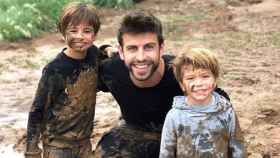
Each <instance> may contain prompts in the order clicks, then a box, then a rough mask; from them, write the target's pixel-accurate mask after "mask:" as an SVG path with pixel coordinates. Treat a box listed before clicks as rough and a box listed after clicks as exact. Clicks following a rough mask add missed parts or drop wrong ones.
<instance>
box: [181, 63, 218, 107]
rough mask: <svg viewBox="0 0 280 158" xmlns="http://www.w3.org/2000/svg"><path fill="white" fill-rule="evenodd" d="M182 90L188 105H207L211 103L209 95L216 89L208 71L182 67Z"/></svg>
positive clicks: (189, 66)
mask: <svg viewBox="0 0 280 158" xmlns="http://www.w3.org/2000/svg"><path fill="white" fill-rule="evenodd" d="M181 74H182V83H180V85H181V88H182V90H183V91H184V92H185V94H186V95H187V98H188V104H189V105H207V104H209V103H210V101H211V98H212V97H211V93H212V92H213V91H214V89H215V87H216V79H215V77H214V75H213V73H212V72H211V71H210V70H208V69H200V68H199V69H195V70H194V69H193V66H192V65H183V67H182V71H181Z"/></svg>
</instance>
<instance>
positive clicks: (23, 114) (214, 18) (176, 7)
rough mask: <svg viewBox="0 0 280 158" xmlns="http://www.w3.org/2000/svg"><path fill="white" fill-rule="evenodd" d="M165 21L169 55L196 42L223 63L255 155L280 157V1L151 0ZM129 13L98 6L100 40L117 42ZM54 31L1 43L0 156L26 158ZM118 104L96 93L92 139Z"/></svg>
mask: <svg viewBox="0 0 280 158" xmlns="http://www.w3.org/2000/svg"><path fill="white" fill-rule="evenodd" d="M136 8H137V9H144V10H148V11H151V12H152V13H154V14H155V15H156V16H158V17H159V18H160V19H161V20H162V22H163V24H164V32H165V37H166V41H165V49H166V52H172V53H174V54H176V52H179V51H180V48H181V46H182V45H184V44H191V43H199V44H204V45H206V46H207V47H210V48H211V49H213V50H215V51H216V52H218V54H219V59H220V62H221V64H222V69H223V71H222V76H221V80H220V87H222V88H224V89H225V90H226V91H227V92H228V93H229V94H230V97H231V100H232V103H233V105H234V107H235V110H236V111H237V114H238V117H239V119H240V124H241V127H242V130H243V131H244V135H245V139H246V146H247V148H248V152H249V157H250V158H261V157H266V158H268V157H273V158H277V157H280V97H279V95H280V27H279V26H280V11H279V8H280V1H279V0H242V1H239V0H207V1H203V0H146V1H143V2H141V3H139V4H137V5H136ZM127 12H129V10H126V11H125V10H117V9H110V10H109V9H104V10H101V17H102V22H103V26H102V30H101V32H100V33H99V36H98V41H97V42H96V44H97V45H100V44H103V43H109V44H112V45H116V44H117V43H116V38H115V36H116V34H115V31H116V29H117V27H118V23H119V20H120V19H121V17H122V16H123V15H124V14H125V13H127ZM63 46H64V43H63V40H62V39H61V37H60V35H59V34H57V33H47V34H43V35H42V36H41V37H39V38H36V39H32V40H24V41H21V42H14V43H10V42H0V91H1V93H0V106H1V107H0V108H1V110H0V158H6V157H8V156H9V157H11V158H13V157H16V158H18V157H23V154H22V152H23V149H24V140H25V132H26V123H27V114H28V111H29V108H30V106H31V103H32V99H33V96H34V93H35V90H36V87H37V83H38V80H39V78H40V75H41V69H42V67H43V66H44V65H45V64H46V63H47V62H48V61H50V60H51V59H52V58H53V57H54V56H55V55H56V54H57V53H58V52H59V51H60V50H61V48H63ZM119 115H120V114H119V108H118V105H117V103H116V102H115V101H114V99H113V98H112V96H111V95H110V94H106V93H102V92H100V93H98V99H97V110H96V121H95V129H94V134H93V137H92V138H93V139H92V142H93V144H96V142H97V141H98V139H99V138H100V136H101V135H102V134H103V133H104V132H106V131H107V130H109V129H110V128H111V127H112V126H113V125H115V123H116V121H117V119H118V117H119Z"/></svg>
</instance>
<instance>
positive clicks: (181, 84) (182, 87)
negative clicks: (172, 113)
mask: <svg viewBox="0 0 280 158" xmlns="http://www.w3.org/2000/svg"><path fill="white" fill-rule="evenodd" d="M179 85H180V87H181V89H182V91H183V92H185V91H186V89H185V87H184V85H183V83H181V82H179Z"/></svg>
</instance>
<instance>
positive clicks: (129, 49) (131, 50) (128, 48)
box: [126, 47, 137, 52]
mask: <svg viewBox="0 0 280 158" xmlns="http://www.w3.org/2000/svg"><path fill="white" fill-rule="evenodd" d="M126 49H127V50H128V51H130V52H134V51H136V50H137V48H136V47H127V48H126Z"/></svg>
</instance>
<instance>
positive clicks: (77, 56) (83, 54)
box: [64, 48, 87, 60]
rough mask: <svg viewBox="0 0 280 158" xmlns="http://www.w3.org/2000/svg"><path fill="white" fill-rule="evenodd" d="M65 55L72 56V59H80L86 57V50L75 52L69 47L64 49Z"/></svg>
mask: <svg viewBox="0 0 280 158" xmlns="http://www.w3.org/2000/svg"><path fill="white" fill-rule="evenodd" d="M64 53H65V55H66V56H68V57H70V58H73V59H77V60H81V59H84V58H85V57H86V54H87V53H86V51H84V52H76V51H73V50H71V49H69V48H67V49H66V50H65V51H64Z"/></svg>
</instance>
